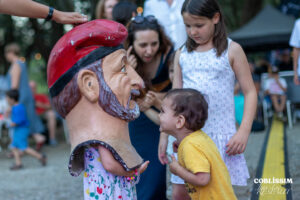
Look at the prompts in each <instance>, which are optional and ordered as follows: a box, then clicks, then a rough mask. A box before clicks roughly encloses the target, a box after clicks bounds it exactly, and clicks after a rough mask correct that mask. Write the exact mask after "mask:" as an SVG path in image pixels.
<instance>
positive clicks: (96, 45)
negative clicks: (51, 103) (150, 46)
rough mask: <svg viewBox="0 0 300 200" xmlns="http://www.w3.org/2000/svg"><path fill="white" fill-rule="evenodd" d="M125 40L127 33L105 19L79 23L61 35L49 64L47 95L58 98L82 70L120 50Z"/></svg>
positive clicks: (115, 23)
mask: <svg viewBox="0 0 300 200" xmlns="http://www.w3.org/2000/svg"><path fill="white" fill-rule="evenodd" d="M126 37H127V30H126V28H125V27H124V26H123V25H122V24H119V23H117V22H114V21H110V20H105V19H97V20H93V21H90V22H87V23H84V24H81V25H79V26H76V27H75V28H73V29H72V30H71V31H69V32H68V33H66V34H65V35H64V36H62V37H61V38H60V39H59V40H58V42H57V43H56V44H55V46H54V48H53V49H52V51H51V54H50V57H49V61H48V67H47V79H48V88H49V89H50V95H51V96H52V97H54V96H56V95H58V94H59V93H60V91H61V90H62V89H63V88H64V86H65V85H66V84H67V83H68V82H69V81H70V80H71V79H72V77H73V76H74V74H76V73H77V72H78V71H79V70H80V68H81V67H85V66H86V65H87V64H90V62H93V61H96V60H99V59H101V58H103V57H105V56H106V55H108V54H110V53H112V52H113V51H115V50H118V49H120V48H122V47H121V46H120V44H121V43H122V42H123V41H124V40H125V39H126ZM91 54H93V55H91Z"/></svg>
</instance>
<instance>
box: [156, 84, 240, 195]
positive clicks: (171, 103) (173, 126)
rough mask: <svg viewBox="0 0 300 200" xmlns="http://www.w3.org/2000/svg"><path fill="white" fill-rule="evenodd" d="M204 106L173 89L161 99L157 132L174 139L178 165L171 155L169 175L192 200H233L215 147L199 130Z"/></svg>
mask: <svg viewBox="0 0 300 200" xmlns="http://www.w3.org/2000/svg"><path fill="white" fill-rule="evenodd" d="M207 110H208V105H207V102H206V100H205V99H204V97H203V95H202V94H201V93H200V92H199V91H197V90H194V89H173V90H171V91H169V92H168V93H167V94H166V96H165V97H164V99H163V102H162V108H161V112H160V114H159V118H160V131H161V132H165V133H168V134H170V135H172V136H174V137H175V138H176V139H177V144H178V145H179V146H178V161H177V160H176V159H175V157H174V155H172V161H171V162H170V163H169V165H170V170H171V172H172V173H173V174H175V175H177V176H179V177H181V178H182V179H183V180H184V181H185V186H186V188H187V191H188V194H189V195H190V197H191V198H192V200H199V199H204V200H209V199H216V200H219V199H222V200H226V199H228V200H234V199H236V196H235V194H234V191H233V189H232V186H231V182H230V176H229V173H228V170H227V168H226V165H225V163H224V162H223V160H222V158H221V155H220V153H219V150H218V148H217V146H216V145H215V143H214V142H213V141H212V140H211V139H210V137H209V136H208V135H206V134H205V133H204V132H203V131H201V130H200V129H201V128H202V127H203V126H204V123H205V121H206V119H207V112H208V111H207Z"/></svg>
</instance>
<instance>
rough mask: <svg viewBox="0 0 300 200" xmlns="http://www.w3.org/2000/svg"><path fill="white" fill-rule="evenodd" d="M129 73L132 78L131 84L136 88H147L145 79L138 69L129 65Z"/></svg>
mask: <svg viewBox="0 0 300 200" xmlns="http://www.w3.org/2000/svg"><path fill="white" fill-rule="evenodd" d="M127 75H128V76H129V78H130V80H131V85H132V86H133V88H134V89H137V90H139V89H142V88H145V84H144V81H143V79H142V78H141V77H140V76H139V75H138V73H136V71H135V70H134V69H133V68H132V67H131V66H129V67H128V69H127Z"/></svg>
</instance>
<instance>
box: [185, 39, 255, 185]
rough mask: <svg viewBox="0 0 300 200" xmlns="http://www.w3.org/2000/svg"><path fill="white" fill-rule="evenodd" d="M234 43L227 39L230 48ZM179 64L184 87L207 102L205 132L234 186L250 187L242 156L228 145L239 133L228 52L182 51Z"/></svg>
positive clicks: (233, 79) (232, 75)
mask: <svg viewBox="0 0 300 200" xmlns="http://www.w3.org/2000/svg"><path fill="white" fill-rule="evenodd" d="M230 42H231V40H230V39H228V46H229V45H230ZM179 64H180V67H181V71H182V81H183V88H193V89H196V90H198V91H200V92H201V93H202V94H203V95H204V97H205V99H206V100H207V103H208V119H207V121H206V122H205V126H204V127H203V128H202V130H203V131H204V132H205V133H206V134H207V135H209V136H210V137H211V139H212V140H213V141H214V142H215V144H216V145H217V147H218V149H219V151H220V153H221V156H222V158H223V160H224V162H225V164H226V166H227V168H228V171H229V173H230V177H231V183H232V185H247V179H248V178H249V172H248V168H247V164H246V161H245V158H244V155H243V154H238V155H235V156H228V155H227V154H226V144H227V143H228V141H229V140H230V138H231V137H232V136H233V135H234V134H235V133H236V127H235V111H234V93H233V89H234V83H235V74H234V72H233V70H232V67H231V65H230V62H229V58H228V49H227V50H225V51H224V52H223V54H222V55H221V56H220V57H217V55H216V49H214V48H213V49H210V50H208V51H206V52H196V51H192V52H188V51H187V49H186V47H185V46H184V47H183V49H182V50H181V54H180V58H179Z"/></svg>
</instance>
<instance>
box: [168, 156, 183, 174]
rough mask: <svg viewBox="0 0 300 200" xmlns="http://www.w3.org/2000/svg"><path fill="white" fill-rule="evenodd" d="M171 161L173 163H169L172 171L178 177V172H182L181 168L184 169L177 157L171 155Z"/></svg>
mask: <svg viewBox="0 0 300 200" xmlns="http://www.w3.org/2000/svg"><path fill="white" fill-rule="evenodd" d="M171 159H172V161H171V162H170V163H169V165H170V171H171V172H172V173H173V174H175V175H178V172H179V171H180V168H182V167H181V166H180V165H179V163H178V161H177V160H176V158H175V156H174V155H171Z"/></svg>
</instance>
